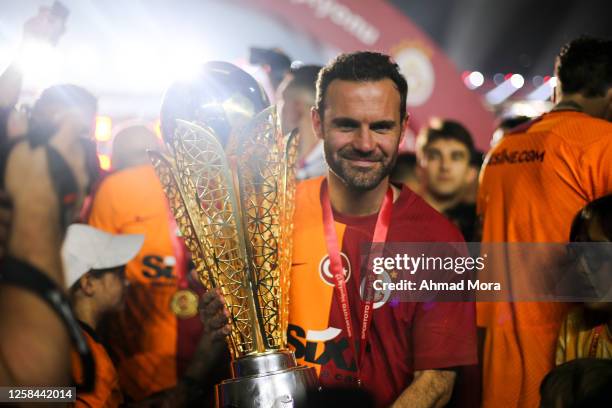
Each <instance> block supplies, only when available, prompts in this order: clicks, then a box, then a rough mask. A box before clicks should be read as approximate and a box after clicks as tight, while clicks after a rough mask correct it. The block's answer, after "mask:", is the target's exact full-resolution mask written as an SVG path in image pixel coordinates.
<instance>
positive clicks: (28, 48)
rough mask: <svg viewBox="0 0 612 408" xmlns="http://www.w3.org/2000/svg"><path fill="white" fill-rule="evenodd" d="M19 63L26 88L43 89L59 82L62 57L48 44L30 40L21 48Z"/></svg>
mask: <svg viewBox="0 0 612 408" xmlns="http://www.w3.org/2000/svg"><path fill="white" fill-rule="evenodd" d="M17 63H18V65H19V67H20V68H21V70H22V71H23V74H24V78H25V85H24V86H25V87H28V86H31V87H33V88H36V89H42V88H46V87H48V86H50V85H52V84H53V83H56V82H58V79H59V74H60V70H61V65H62V56H61V55H60V53H59V52H58V51H57V49H56V48H55V47H53V46H51V45H50V44H48V43H45V42H42V41H37V40H29V41H26V42H25V44H24V45H23V47H22V48H21V51H20V54H19V56H18V57H17Z"/></svg>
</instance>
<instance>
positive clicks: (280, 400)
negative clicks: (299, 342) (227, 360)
mask: <svg viewBox="0 0 612 408" xmlns="http://www.w3.org/2000/svg"><path fill="white" fill-rule="evenodd" d="M232 369H233V371H234V376H235V377H236V378H233V379H231V380H225V381H223V382H221V383H220V384H218V385H217V386H216V389H215V391H216V404H217V407H219V408H234V407H236V408H251V407H253V408H254V407H262V408H272V407H274V408H290V407H303V406H305V402H306V392H307V391H308V390H310V389H316V388H317V387H318V382H317V374H316V371H315V369H314V368H312V367H306V366H298V365H297V363H296V361H295V356H294V355H293V353H292V352H290V351H279V352H273V353H269V354H262V355H255V356H247V357H243V358H240V359H238V360H236V361H234V362H232Z"/></svg>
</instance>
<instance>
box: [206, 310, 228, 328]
mask: <svg viewBox="0 0 612 408" xmlns="http://www.w3.org/2000/svg"><path fill="white" fill-rule="evenodd" d="M228 323H229V319H228V317H227V316H226V315H225V314H223V313H217V314H216V315H214V316H212V317H211V318H209V319H207V320H206V322H204V324H205V325H206V326H207V327H208V328H209V329H210V330H211V331H212V330H219V329H222V328H223V327H224V326H227V324H228Z"/></svg>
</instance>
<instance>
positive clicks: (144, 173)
mask: <svg viewBox="0 0 612 408" xmlns="http://www.w3.org/2000/svg"><path fill="white" fill-rule="evenodd" d="M89 224H90V225H92V226H94V227H96V228H100V229H102V230H105V231H108V232H111V233H115V234H144V235H145V241H144V244H143V246H142V248H141V250H140V252H139V253H138V255H137V256H136V257H135V258H134V259H133V260H132V261H130V262H129V263H128V264H127V268H126V276H127V278H128V280H129V282H130V286H129V289H128V293H127V296H126V305H125V308H124V310H123V311H122V312H121V313H120V314H119V315H118V316H117V318H116V319H115V321H114V322H112V324H111V326H112V327H111V328H109V330H106V331H105V333H104V335H105V336H107V337H109V343H110V346H111V350H112V353H113V355H114V356H116V359H117V360H118V362H117V370H118V372H119V379H120V381H121V388H122V390H123V391H124V392H125V393H126V394H127V395H129V396H130V397H131V398H132V399H134V400H137V401H138V400H141V399H143V398H145V397H147V396H148V395H151V394H153V393H155V392H158V391H161V390H164V389H166V388H170V387H173V386H174V385H175V384H176V381H177V378H176V377H177V374H176V373H177V366H176V348H177V319H176V316H175V315H174V314H173V313H172V311H171V309H170V301H171V298H172V296H173V295H174V293H175V292H176V290H177V278H176V275H175V263H176V258H175V252H174V249H173V245H172V239H171V237H170V221H169V209H168V204H167V199H166V196H165V195H164V192H163V189H162V186H161V184H160V182H159V180H158V178H157V175H156V174H155V170H154V169H153V167H152V166H149V165H144V166H139V167H134V168H129V169H125V170H121V171H118V172H116V173H114V174H111V175H109V176H108V177H106V179H105V180H104V181H103V182H102V184H101V185H100V188H99V190H98V191H97V193H96V196H95V198H94V202H93V207H92V210H91V215H90V218H89Z"/></svg>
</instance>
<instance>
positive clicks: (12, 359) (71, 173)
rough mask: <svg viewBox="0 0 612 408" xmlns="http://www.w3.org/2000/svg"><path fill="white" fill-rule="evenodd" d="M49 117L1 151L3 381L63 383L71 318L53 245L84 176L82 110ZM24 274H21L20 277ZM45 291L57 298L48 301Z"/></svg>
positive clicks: (80, 191) (75, 207) (80, 193)
mask: <svg viewBox="0 0 612 408" xmlns="http://www.w3.org/2000/svg"><path fill="white" fill-rule="evenodd" d="M56 124H57V128H56V129H57V130H56V132H55V134H52V135H50V138H49V139H47V140H43V141H42V143H32V142H31V141H28V140H20V141H17V142H16V144H14V145H13V146H12V149H11V150H10V151H8V149H5V150H4V152H3V157H2V158H1V159H0V165H1V166H2V168H1V169H0V189H4V190H5V191H6V193H7V195H8V199H9V200H10V202H11V203H12V206H13V211H12V214H11V215H10V231H9V234H8V236H7V238H8V245H7V246H6V248H7V250H6V252H7V256H6V257H4V258H3V259H2V262H3V265H2V266H1V267H0V275H2V276H1V278H0V332H1V333H3V335H2V336H1V337H0V383H1V384H3V385H9V384H12V385H46V386H50V385H58V386H59V385H68V383H69V373H70V367H69V361H70V358H69V341H68V331H67V330H66V328H65V323H66V322H72V321H73V320H72V319H73V318H72V316H71V315H69V314H66V313H64V311H65V310H66V308H67V304H63V305H62V301H61V299H62V298H63V288H64V284H65V280H64V273H63V269H62V262H61V257H60V249H61V244H62V240H63V237H64V232H65V228H66V226H67V224H68V222H69V221H70V220H71V219H72V217H74V216H75V215H76V213H77V210H78V208H79V206H80V205H79V203H80V202H81V201H82V199H83V197H84V194H85V189H86V186H87V184H88V183H89V180H88V172H87V170H86V160H85V150H84V149H83V146H82V144H80V143H78V142H77V141H78V139H79V132H80V130H81V125H82V123H81V118H80V117H78V115H74V114H73V113H71V112H66V113H65V114H64V115H62V116H61V118H60V119H58V121H57V122H56ZM42 130H44V129H42ZM26 276H27V277H28V279H27V282H25V281H24V280H23V279H22V278H24V277H26ZM28 282H33V284H28ZM36 288H38V289H36ZM41 288H49V289H48V291H47V292H44V291H42V290H41ZM48 295H51V297H48ZM49 299H60V300H59V301H55V303H53V304H54V307H53V308H51V307H49V303H48V302H49ZM9 333H10V335H9Z"/></svg>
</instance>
